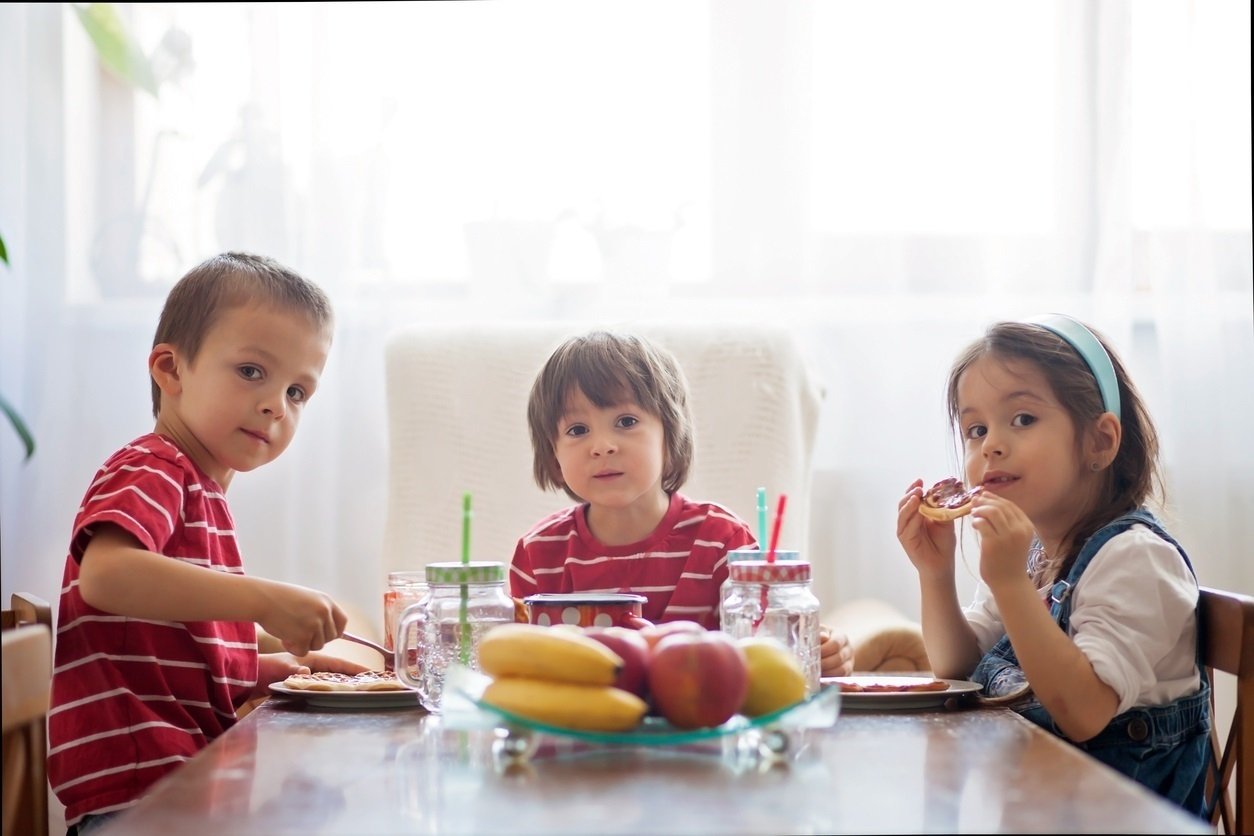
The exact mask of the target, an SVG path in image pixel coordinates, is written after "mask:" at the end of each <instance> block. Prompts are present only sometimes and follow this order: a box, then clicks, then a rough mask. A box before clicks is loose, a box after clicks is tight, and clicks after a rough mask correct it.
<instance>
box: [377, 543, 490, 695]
mask: <svg viewBox="0 0 1254 836" xmlns="http://www.w3.org/2000/svg"><path fill="white" fill-rule="evenodd" d="M426 581H427V594H426V595H424V596H423V597H422V599H421V600H420V601H419V602H418V603H417V604H413V605H411V606H410V607H409V608H408V609H407V610H405V612H404V613H403V614H402V615H401V619H400V622H399V623H398V624H397V628H396V673H397V675H398V676H399V677H400V678H401V680H402V681H404V682H405V683H406V684H408V685H410V686H412V687H414V688H416V689H417V690H418V697H419V699H420V700H421V702H422V704H423V706H425V707H426V709H427V710H428V711H431V712H433V713H439V711H440V703H441V701H442V698H443V694H444V673H445V671H446V670H447V669H448V666H449V665H450V664H452V663H460V664H462V665H465V666H466V667H468V668H471V669H472V670H478V669H479V660H478V654H477V653H476V650H477V649H478V646H479V640H480V639H481V638H483V636H484V634H485V633H487V632H488V631H489V630H491V629H492V628H493V627H495V626H497V625H498V624H509V623H511V622H513V621H514V599H512V598H510V597H509V594H508V593H507V592H506V591H505V564H504V563H498V562H491V561H471V562H469V563H432V564H429V565H428V566H427V569H426Z"/></svg>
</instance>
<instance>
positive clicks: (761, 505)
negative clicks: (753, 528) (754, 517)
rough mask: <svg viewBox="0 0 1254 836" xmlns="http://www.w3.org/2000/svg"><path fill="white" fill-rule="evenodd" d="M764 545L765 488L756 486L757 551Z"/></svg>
mask: <svg viewBox="0 0 1254 836" xmlns="http://www.w3.org/2000/svg"><path fill="white" fill-rule="evenodd" d="M765 547H766V488H758V551H761V550H762V549H764V548H765Z"/></svg>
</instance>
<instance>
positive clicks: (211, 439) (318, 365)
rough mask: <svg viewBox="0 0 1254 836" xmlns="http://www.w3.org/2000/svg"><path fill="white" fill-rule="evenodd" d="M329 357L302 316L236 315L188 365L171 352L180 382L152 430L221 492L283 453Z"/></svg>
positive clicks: (245, 311) (326, 341)
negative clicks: (178, 445)
mask: <svg viewBox="0 0 1254 836" xmlns="http://www.w3.org/2000/svg"><path fill="white" fill-rule="evenodd" d="M330 349H331V335H330V333H329V332H325V331H323V330H321V329H319V328H317V327H315V326H314V325H313V324H312V323H311V322H310V321H309V319H308V318H307V317H306V316H304V315H303V314H298V313H291V312H286V311H281V310H279V309H277V308H273V307H260V308H251V307H237V308H233V309H232V310H230V311H227V312H226V313H224V314H223V315H222V316H221V318H220V319H219V320H218V322H217V323H216V324H215V325H214V326H213V328H212V329H210V331H209V333H208V334H207V335H206V338H205V341H204V343H203V345H202V346H201V349H200V353H199V354H198V355H197V357H196V359H195V360H194V361H192V362H188V360H187V358H186V357H185V356H182V355H180V354H179V353H178V352H177V350H176V351H175V356H176V358H177V359H176V362H177V363H178V378H177V381H176V382H175V383H174V386H173V389H174V391H173V392H171V391H168V390H166V391H163V397H162V406H161V414H160V416H159V417H158V419H157V430H158V431H159V432H166V433H167V434H169V435H172V436H173V437H174V438H175V440H176V441H180V442H182V447H183V449H184V450H185V451H186V452H187V453H188V454H189V455H190V456H191V457H192V459H193V460H194V461H195V462H196V464H197V465H199V466H200V468H201V469H202V470H203V471H205V472H206V473H207V474H208V475H210V476H211V477H213V478H215V479H216V480H217V481H218V482H219V483H220V484H222V485H223V486H225V485H226V483H227V482H228V481H229V479H230V475H231V473H232V472H234V471H249V470H253V469H254V468H257V467H260V466H261V465H263V464H266V463H268V462H271V461H273V460H274V459H276V458H278V457H279V454H280V453H282V452H283V451H284V450H286V449H287V445H288V444H289V443H290V442H291V440H292V437H293V436H294V435H295V434H296V425H297V424H298V423H299V422H300V416H301V413H302V411H303V410H304V408H305V404H306V403H307V402H308V400H309V398H310V397H312V396H313V393H314V390H315V389H317V387H318V379H319V377H321V375H322V369H323V366H325V365H326V361H327V354H328V353H329V351H330Z"/></svg>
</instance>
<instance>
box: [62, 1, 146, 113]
mask: <svg viewBox="0 0 1254 836" xmlns="http://www.w3.org/2000/svg"><path fill="white" fill-rule="evenodd" d="M74 12H75V14H77V15H78V19H79V20H80V21H81V22H82V24H83V28H84V29H86V30H87V35H88V37H90V38H91V42H92V43H93V44H95V45H96V52H97V53H99V55H100V60H101V61H103V62H104V65H105V66H106V67H108V68H109V69H110V70H112V71H113V72H114V73H116V74H117V75H118V76H119V77H120V78H121V79H122V80H123V81H125V82H127V83H128V84H130V85H132V86H134V87H138V88H139V89H141V90H146V91H148V92H149V93H151V94H152V95H153V96H156V95H157V77H156V75H155V74H154V73H153V71H152V65H151V64H149V63H148V59H147V58H146V57H144V53H143V52H142V51H141V50H140V48H139V45H138V44H136V43H135V40H134V39H133V38H132V37H131V35H130V33H129V32H127V31H126V27H125V26H123V25H122V19H121V18H120V17H118V11H117V9H116V8H114V6H113V4H112V3H88V4H87V5H86V6H83V5H81V4H78V3H75V4H74Z"/></svg>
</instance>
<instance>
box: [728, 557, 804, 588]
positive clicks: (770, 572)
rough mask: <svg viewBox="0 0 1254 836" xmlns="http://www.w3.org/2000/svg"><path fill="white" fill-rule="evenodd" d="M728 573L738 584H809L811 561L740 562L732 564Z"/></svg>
mask: <svg viewBox="0 0 1254 836" xmlns="http://www.w3.org/2000/svg"><path fill="white" fill-rule="evenodd" d="M776 554H779V552H776ZM728 573H729V574H730V575H731V579H732V580H733V581H735V582H736V583H808V582H809V580H810V561H808V560H776V561H775V562H774V563H768V562H767V561H766V560H739V561H736V562H735V563H732V564H731V567H730V568H729V569H728Z"/></svg>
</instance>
